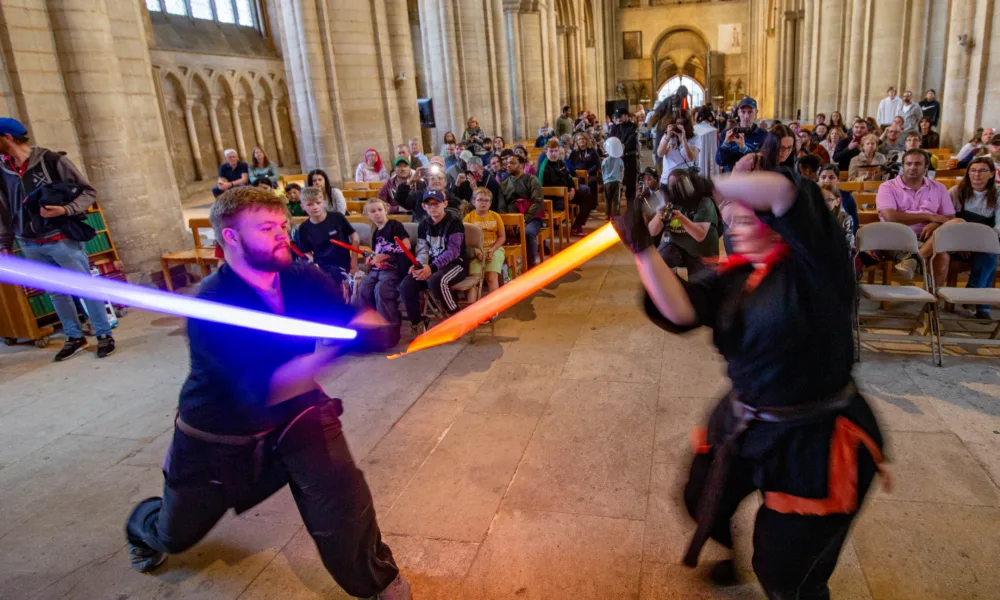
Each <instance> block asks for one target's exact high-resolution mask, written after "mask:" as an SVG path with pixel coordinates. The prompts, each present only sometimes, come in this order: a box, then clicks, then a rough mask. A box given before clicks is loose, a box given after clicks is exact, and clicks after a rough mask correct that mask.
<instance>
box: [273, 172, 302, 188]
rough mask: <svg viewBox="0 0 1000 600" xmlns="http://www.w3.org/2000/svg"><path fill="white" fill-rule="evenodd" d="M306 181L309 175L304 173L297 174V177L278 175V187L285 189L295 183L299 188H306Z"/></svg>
mask: <svg viewBox="0 0 1000 600" xmlns="http://www.w3.org/2000/svg"><path fill="white" fill-rule="evenodd" d="M307 179H309V175H307V174H306V173H299V174H298V175H279V176H278V187H280V188H281V189H285V188H286V187H288V184H290V183H297V184H299V186H300V187H306V180H307Z"/></svg>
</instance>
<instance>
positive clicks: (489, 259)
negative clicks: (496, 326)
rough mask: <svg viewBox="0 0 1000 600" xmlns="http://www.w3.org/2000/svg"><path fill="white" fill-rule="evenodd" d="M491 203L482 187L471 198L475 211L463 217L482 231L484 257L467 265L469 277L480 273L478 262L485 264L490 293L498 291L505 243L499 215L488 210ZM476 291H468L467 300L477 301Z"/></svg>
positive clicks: (505, 238) (490, 195)
mask: <svg viewBox="0 0 1000 600" xmlns="http://www.w3.org/2000/svg"><path fill="white" fill-rule="evenodd" d="M492 203H493V194H492V193H490V191H489V190H488V189H486V188H484V187H481V188H476V192H475V194H474V195H473V196H472V205H473V206H474V207H475V210H474V211H472V212H470V213H469V214H467V215H465V222H466V223H471V224H473V225H477V226H479V228H480V229H482V230H483V249H484V251H485V252H486V256H478V255H477V256H476V258H477V259H479V260H476V261H474V262H473V263H472V264H470V265H469V275H477V274H479V272H480V271H482V266H481V263H480V262H479V261H480V260H482V261H484V262H485V264H486V285H487V286H489V290H490V292H495V291H497V290H498V289H500V270H501V269H502V268H503V263H504V258H505V257H504V251H503V245H504V243H505V242H506V241H507V234H506V232H505V231H504V226H503V219H501V218H500V214H499V213H496V212H493V211H492V210H490V204H492ZM477 252H478V251H477ZM477 293H478V290H477V289H471V290H469V300H470V301H472V302H475V301H476V300H478V299H479V298H478V296H477Z"/></svg>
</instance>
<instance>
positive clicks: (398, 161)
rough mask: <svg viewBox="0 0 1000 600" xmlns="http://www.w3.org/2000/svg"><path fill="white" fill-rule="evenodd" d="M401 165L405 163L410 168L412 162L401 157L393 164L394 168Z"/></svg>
mask: <svg viewBox="0 0 1000 600" xmlns="http://www.w3.org/2000/svg"><path fill="white" fill-rule="evenodd" d="M399 163H403V164H405V165H406V166H410V161H408V160H406V159H405V158H403V157H402V156H400V157H399V158H397V159H396V161H395V162H394V163H392V166H394V167H398V166H399Z"/></svg>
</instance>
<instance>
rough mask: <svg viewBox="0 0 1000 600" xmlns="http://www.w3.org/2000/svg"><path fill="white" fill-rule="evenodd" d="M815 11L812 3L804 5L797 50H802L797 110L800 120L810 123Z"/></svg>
mask: <svg viewBox="0 0 1000 600" xmlns="http://www.w3.org/2000/svg"><path fill="white" fill-rule="evenodd" d="M815 13H816V11H815V9H814V8H813V3H812V2H806V3H805V10H804V13H803V14H804V17H803V21H802V28H801V33H800V35H799V39H800V42H799V48H801V49H802V54H801V58H800V59H799V63H800V67H799V71H800V72H801V73H802V76H801V78H800V79H799V81H800V82H801V83H800V84H799V85H800V88H799V91H800V96H801V97H800V100H799V108H800V110H801V111H802V120H803V121H806V120H807V119H808V120H809V122H812V113H813V106H812V96H813V20H814V19H815Z"/></svg>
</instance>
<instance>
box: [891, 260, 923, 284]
mask: <svg viewBox="0 0 1000 600" xmlns="http://www.w3.org/2000/svg"><path fill="white" fill-rule="evenodd" d="M918 264H919V263H917V259H915V258H907V259H905V260H902V261H900V262H899V263H898V264H897V265H896V272H897V273H901V274H903V275H905V276H906V280H907V281H909V280H911V279H913V276H914V275H916V274H917V265H918Z"/></svg>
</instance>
